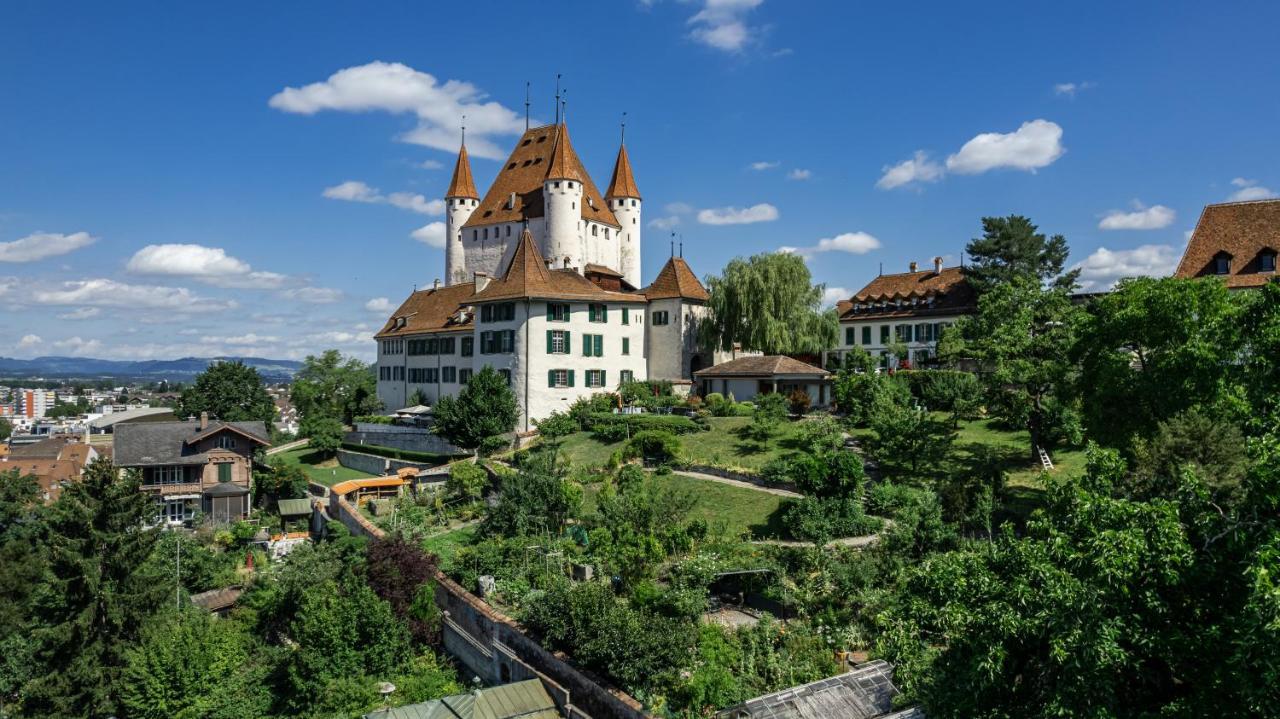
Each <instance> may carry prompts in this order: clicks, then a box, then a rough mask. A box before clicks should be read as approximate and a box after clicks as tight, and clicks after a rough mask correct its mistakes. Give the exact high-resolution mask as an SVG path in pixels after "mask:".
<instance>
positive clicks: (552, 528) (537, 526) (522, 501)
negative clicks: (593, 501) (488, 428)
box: [482, 467, 582, 537]
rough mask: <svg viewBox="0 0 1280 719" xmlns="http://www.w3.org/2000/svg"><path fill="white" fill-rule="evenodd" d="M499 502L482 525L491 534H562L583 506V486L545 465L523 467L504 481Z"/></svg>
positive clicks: (508, 535) (510, 535)
mask: <svg viewBox="0 0 1280 719" xmlns="http://www.w3.org/2000/svg"><path fill="white" fill-rule="evenodd" d="M501 490H502V494H501V497H500V499H499V500H498V504H497V505H496V506H494V507H492V508H491V509H490V510H489V513H488V514H487V515H486V516H485V519H484V524H483V525H482V531H483V534H485V535H487V536H503V537H518V536H526V535H536V534H539V533H541V532H551V533H552V534H559V533H560V531H561V530H562V529H563V528H564V526H565V522H567V521H568V519H569V517H571V516H573V515H575V514H577V512H578V509H579V507H581V506H582V488H581V487H579V486H578V485H577V484H575V483H573V482H570V481H568V480H566V479H564V478H562V477H561V476H559V475H558V474H555V473H553V472H552V471H547V470H546V468H545V467H529V468H526V469H521V470H520V471H519V472H517V473H516V474H514V475H511V476H508V477H505V478H504V479H503V480H502V487H501Z"/></svg>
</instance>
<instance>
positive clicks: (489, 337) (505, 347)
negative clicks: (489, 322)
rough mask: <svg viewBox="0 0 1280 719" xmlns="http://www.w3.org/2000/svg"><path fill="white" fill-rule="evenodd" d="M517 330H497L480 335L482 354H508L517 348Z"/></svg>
mask: <svg viewBox="0 0 1280 719" xmlns="http://www.w3.org/2000/svg"><path fill="white" fill-rule="evenodd" d="M515 342H516V331H515V330H497V331H492V330H491V331H487V332H481V333H480V354H482V355H492V354H506V353H508V352H511V351H512V350H513V349H514V348H515Z"/></svg>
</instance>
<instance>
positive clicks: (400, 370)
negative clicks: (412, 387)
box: [391, 367, 404, 382]
mask: <svg viewBox="0 0 1280 719" xmlns="http://www.w3.org/2000/svg"><path fill="white" fill-rule="evenodd" d="M391 379H393V380H395V381H397V382H403V381H404V367H392V368H391Z"/></svg>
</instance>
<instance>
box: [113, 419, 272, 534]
mask: <svg viewBox="0 0 1280 719" xmlns="http://www.w3.org/2000/svg"><path fill="white" fill-rule="evenodd" d="M270 444H271V439H270V435H269V433H268V432H267V427H266V424H265V423H263V422H223V421H219V420H216V419H215V420H211V419H209V417H208V415H207V414H204V413H202V414H201V415H200V418H199V419H198V420H194V419H193V420H188V421H185V422H126V423H123V424H118V425H116V426H115V436H114V452H115V463H116V466H117V467H120V468H122V469H138V470H141V472H142V489H143V491H145V492H148V493H150V494H152V495H153V496H154V497H155V498H156V502H157V503H158V504H159V505H160V521H162V522H166V523H170V524H181V523H183V522H189V521H191V520H193V519H195V518H196V516H197V514H201V515H203V516H205V517H208V518H210V519H211V520H212V521H213V522H214V523H217V524H224V523H227V522H232V521H236V520H238V519H243V518H244V517H247V516H248V515H249V512H250V507H251V506H252V501H251V497H250V489H251V487H252V484H251V473H252V469H253V453H254V450H256V449H257V448H259V447H266V446H269V445H270Z"/></svg>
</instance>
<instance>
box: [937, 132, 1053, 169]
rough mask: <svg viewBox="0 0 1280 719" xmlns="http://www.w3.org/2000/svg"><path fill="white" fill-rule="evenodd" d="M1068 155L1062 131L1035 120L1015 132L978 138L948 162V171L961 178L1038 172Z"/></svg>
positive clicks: (997, 133) (989, 133) (979, 136)
mask: <svg viewBox="0 0 1280 719" xmlns="http://www.w3.org/2000/svg"><path fill="white" fill-rule="evenodd" d="M1064 152H1066V149H1065V148H1063V146H1062V127H1060V126H1059V125H1058V124H1057V123H1055V122H1050V121H1048V120H1032V121H1030V122H1024V123H1022V126H1021V127H1019V128H1018V129H1017V130H1014V131H1013V132H1008V133H999V132H984V133H982V134H980V135H977V136H976V137H974V138H973V139H972V140H969V141H968V142H966V143H965V144H964V146H963V147H961V148H960V151H959V152H957V153H955V154H954V155H951V156H949V157H948V158H947V170H949V171H951V172H954V173H958V174H961V175H976V174H979V173H983V172H986V171H988V170H994V169H997V168H1001V167H1009V168H1013V169H1015V170H1027V171H1029V172H1034V171H1035V170H1037V169H1039V168H1041V167H1047V166H1048V165H1050V164H1052V163H1053V162H1054V161H1055V160H1057V159H1058V158H1059V157H1062V153H1064Z"/></svg>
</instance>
